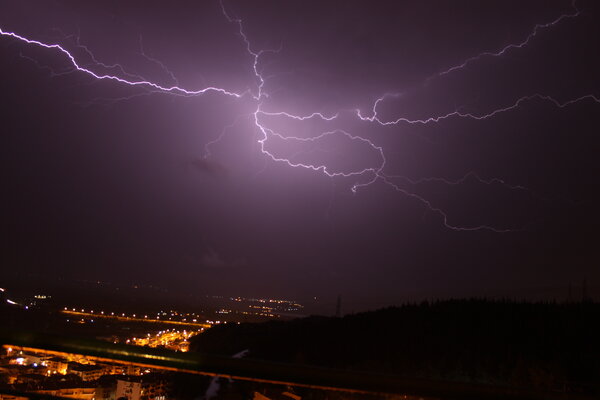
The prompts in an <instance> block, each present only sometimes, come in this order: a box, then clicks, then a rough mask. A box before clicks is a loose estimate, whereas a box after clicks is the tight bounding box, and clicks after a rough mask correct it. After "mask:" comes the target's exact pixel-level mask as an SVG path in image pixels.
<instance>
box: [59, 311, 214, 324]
mask: <svg viewBox="0 0 600 400" xmlns="http://www.w3.org/2000/svg"><path fill="white" fill-rule="evenodd" d="M61 313H63V314H67V315H73V316H77V317H85V318H108V319H114V320H117V321H127V322H154V323H160V324H172V325H185V326H197V327H199V328H210V327H211V326H212V325H210V324H207V323H204V322H184V321H172V320H168V319H153V318H140V317H132V316H122V315H108V314H101V313H91V312H80V311H71V310H61Z"/></svg>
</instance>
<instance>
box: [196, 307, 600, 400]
mask: <svg viewBox="0 0 600 400" xmlns="http://www.w3.org/2000/svg"><path fill="white" fill-rule="evenodd" d="M191 348H192V350H194V351H198V352H207V353H216V354H222V355H232V354H236V353H238V352H240V351H242V350H246V349H248V350H249V352H248V357H252V358H257V359H265V360H273V361H282V362H291V363H295V364H307V365H317V366H326V367H334V368H342V369H353V370H365V371H381V372H386V373H393V374H398V375H401V376H403V377H422V378H429V379H440V380H452V381H461V382H472V383H485V384H491V385H500V386H505V385H510V386H519V387H522V386H526V387H535V388H539V389H540V390H544V391H546V390H549V391H561V392H573V393H575V392H578V393H586V394H598V393H600V386H599V385H598V383H599V382H600V304H598V303H593V302H578V303H563V304H557V303H525V302H512V301H486V300H452V301H441V302H435V303H427V302H425V303H421V304H408V305H404V306H401V307H393V308H387V309H382V310H378V311H373V312H367V313H361V314H353V315H348V316H345V317H343V318H327V317H309V318H302V319H296V320H293V321H288V322H280V321H274V322H266V323H258V324H240V325H233V324H228V325H225V326H217V327H214V328H212V329H210V330H208V331H207V332H206V333H204V334H202V335H199V336H197V337H195V338H194V340H193V343H192V347H191Z"/></svg>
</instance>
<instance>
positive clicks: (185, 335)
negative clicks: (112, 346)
mask: <svg viewBox="0 0 600 400" xmlns="http://www.w3.org/2000/svg"><path fill="white" fill-rule="evenodd" d="M203 331H204V328H200V329H197V330H186V329H183V330H180V329H165V330H162V331H158V332H156V333H155V334H151V333H148V334H147V335H146V336H142V337H134V338H131V339H127V340H126V343H127V344H133V345H136V346H148V347H162V348H165V349H168V350H174V351H181V352H186V351H188V350H189V348H190V342H189V339H190V338H191V337H192V336H194V335H197V334H198V333H200V332H203ZM115 342H116V341H115Z"/></svg>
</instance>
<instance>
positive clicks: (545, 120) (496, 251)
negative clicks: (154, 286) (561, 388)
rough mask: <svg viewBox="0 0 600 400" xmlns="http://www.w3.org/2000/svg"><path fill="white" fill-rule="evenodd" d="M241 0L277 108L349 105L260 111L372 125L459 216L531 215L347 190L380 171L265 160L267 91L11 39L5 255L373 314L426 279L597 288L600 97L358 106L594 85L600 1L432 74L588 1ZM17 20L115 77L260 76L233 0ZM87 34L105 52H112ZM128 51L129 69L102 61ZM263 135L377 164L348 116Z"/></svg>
mask: <svg viewBox="0 0 600 400" xmlns="http://www.w3.org/2000/svg"><path fill="white" fill-rule="evenodd" d="M224 5H225V6H226V7H227V9H228V12H229V13H230V14H231V15H232V16H236V17H239V18H241V19H243V21H244V29H245V32H246V34H247V37H248V38H249V40H250V41H251V43H252V46H254V47H253V49H254V50H255V51H257V50H259V49H278V48H279V47H280V46H281V50H280V51H279V52H278V53H275V54H270V53H269V54H265V55H264V57H262V58H261V62H260V64H259V68H260V71H261V73H262V74H263V76H265V77H268V79H267V82H266V84H265V88H264V90H265V92H268V94H269V96H268V97H266V98H264V99H261V102H262V105H261V107H263V109H264V110H266V111H272V112H278V111H287V112H293V113H297V114H302V115H307V114H310V113H313V112H323V113H325V114H327V115H330V114H333V113H338V112H339V118H338V119H337V120H336V121H334V122H327V121H321V120H319V119H313V120H308V121H295V120H290V119H286V118H281V117H276V116H272V117H265V121H266V120H267V119H268V124H269V126H270V127H271V128H272V129H276V130H277V131H278V132H285V135H286V136H295V137H299V138H307V137H310V136H314V135H316V134H318V133H320V132H334V131H336V130H344V131H345V132H348V133H350V134H351V135H357V136H361V137H362V138H365V139H368V140H369V141H372V143H374V144H376V145H377V146H382V147H383V148H385V155H386V164H385V171H384V172H385V174H386V176H389V177H390V178H389V179H390V181H392V182H393V183H394V184H396V185H397V186H398V187H399V188H400V189H402V190H406V191H408V192H410V193H413V194H416V195H418V196H420V197H422V198H425V199H427V200H428V201H430V202H431V203H430V204H431V207H432V208H440V209H442V210H444V212H445V213H446V214H447V216H448V223H449V224H451V225H456V226H466V227H473V226H479V225H489V226H493V227H498V228H511V229H516V230H517V231H516V232H512V233H494V232H490V231H485V230H484V231H475V232H456V231H453V230H451V229H448V228H446V227H444V224H443V220H442V218H441V216H440V215H439V214H438V213H436V212H434V211H432V210H430V209H428V207H427V206H425V205H424V204H423V202H422V201H419V200H418V199H416V198H415V197H411V196H407V195H405V194H402V193H399V192H398V191H395V190H393V189H392V188H391V187H390V186H389V185H385V184H384V183H383V182H381V181H379V182H376V183H374V184H372V185H370V186H369V187H366V188H361V189H360V190H358V191H357V193H356V194H354V193H352V191H351V190H350V189H351V188H352V186H353V185H354V184H356V183H365V182H367V181H368V180H369V179H370V177H369V176H368V175H365V176H363V177H358V178H357V177H352V178H333V179H332V178H329V177H327V176H325V175H324V174H323V173H322V172H320V171H312V170H307V169H301V168H291V167H289V166H288V165H285V164H283V163H276V162H273V161H271V160H269V159H268V158H267V157H265V156H264V155H263V154H262V153H261V151H260V145H259V143H258V140H259V139H260V132H258V131H257V129H256V126H255V125H254V122H253V118H252V112H253V111H254V109H255V107H256V101H253V100H252V98H251V97H249V96H246V97H244V98H243V99H241V100H238V99H233V98H230V97H226V96H221V95H218V94H214V93H213V94H206V95H203V96H198V97H181V96H169V95H165V94H159V93H154V92H149V91H145V90H143V89H140V88H131V87H128V86H124V85H119V84H118V83H115V82H108V81H102V82H99V81H96V80H94V79H92V78H90V77H89V76H86V75H85V74H82V73H78V72H70V70H69V65H68V63H67V62H66V61H67V60H65V58H64V57H62V56H61V55H60V54H58V53H57V52H55V51H52V50H48V49H40V48H35V47H31V46H26V45H23V44H22V43H19V42H18V41H16V40H14V39H10V38H7V37H4V36H2V37H0V53H1V57H0V60H1V61H0V74H1V76H2V79H0V99H1V103H0V104H2V111H1V115H2V135H0V162H1V163H2V164H1V165H0V171H1V175H0V177H1V180H2V192H3V195H2V207H1V210H2V211H1V214H0V218H1V219H2V221H4V222H3V225H4V234H5V239H4V240H3V241H2V244H1V246H2V247H1V250H2V251H1V259H0V262H1V263H2V265H3V267H2V269H3V271H4V270H6V271H8V270H13V271H14V270H19V271H34V272H42V273H47V274H48V275H49V276H78V277H86V278H90V277H91V278H96V277H98V278H101V279H103V280H109V281H110V280H114V281H149V282H154V283H160V284H162V285H165V286H169V287H177V288H180V289H181V290H182V291H189V292H202V293H203V292H210V293H223V294H241V295H273V296H281V297H297V298H312V297H313V296H324V297H330V298H332V299H333V298H335V296H337V294H338V293H341V294H342V295H343V296H344V297H345V298H347V299H348V301H353V302H355V304H356V309H359V308H362V307H367V306H371V305H373V304H384V303H392V302H398V301H402V300H406V299H420V298H423V297H432V296H439V297H444V296H472V295H475V296H483V295H489V296H512V297H527V296H528V297H534V298H550V297H565V296H566V294H567V286H568V283H569V282H573V283H574V284H579V283H580V282H581V281H582V280H583V278H584V277H585V278H587V280H588V284H589V285H590V290H591V291H592V292H593V291H594V290H598V287H599V286H600V275H599V272H598V271H599V269H598V268H597V266H596V264H597V262H596V261H595V260H596V258H597V256H596V250H595V245H596V244H595V241H596V240H595V239H596V237H597V234H596V226H597V224H598V222H599V221H598V213H597V211H596V205H597V200H598V196H597V192H598V179H597V176H596V175H597V171H598V157H597V154H598V150H599V146H598V144H599V141H598V138H597V132H598V131H599V130H600V129H599V128H600V126H599V122H598V119H597V115H598V110H599V109H600V104H598V103H596V102H594V101H581V102H577V103H575V104H572V105H570V106H568V107H564V108H559V107H556V106H555V105H554V104H553V103H552V102H549V101H544V100H543V99H533V100H531V101H525V102H523V104H522V105H521V106H520V107H518V108H517V109H514V110H511V111H509V112H505V113H501V114H499V115H497V116H495V117H494V118H490V119H487V120H481V121H479V120H473V119H463V118H448V119H446V120H443V121H440V122H439V123H431V124H406V123H404V124H399V125H396V126H392V127H382V126H378V125H377V124H372V123H369V122H364V121H360V120H359V119H358V118H357V117H356V113H355V110H356V109H360V110H361V111H362V112H363V113H364V115H370V114H369V111H370V109H371V107H372V105H373V102H374V101H375V100H376V99H377V98H378V97H380V96H382V95H383V94H385V93H391V94H394V95H393V96H390V97H389V98H387V99H386V101H385V102H383V103H382V104H381V106H380V107H379V108H378V112H379V115H380V117H381V118H382V119H385V120H389V119H395V118H399V117H406V118H409V119H420V118H428V117H430V116H436V115H444V114H447V113H450V112H453V111H457V110H458V111H460V112H464V113H473V114H474V115H482V114H486V113H489V112H490V111H492V110H494V109H497V108H502V107H507V106H510V105H511V104H513V103H514V101H515V100H516V99H518V98H521V97H522V96H526V95H531V94H534V93H541V94H544V95H549V96H552V97H553V98H556V99H558V100H559V101H560V102H566V101H569V100H570V99H574V98H578V97H580V96H583V95H586V94H594V95H596V96H598V95H599V94H600V92H599V90H600V79H599V75H598V72H597V71H599V70H600V57H599V56H598V51H597V49H598V45H599V43H598V38H600V34H599V32H598V26H600V25H599V24H598V19H599V18H600V10H599V9H598V6H597V4H595V2H592V1H589V2H585V1H578V2H577V3H576V5H577V7H578V8H579V9H580V10H581V14H580V15H579V16H577V17H576V18H568V19H566V20H564V21H561V23H560V24H558V25H557V26H555V27H552V28H549V29H545V30H543V32H539V34H537V35H536V36H535V38H534V40H532V41H531V43H530V45H528V46H525V47H524V48H522V49H516V50H514V51H510V52H508V53H507V54H506V55H504V56H502V57H487V58H485V57H484V58H482V59H481V60H479V61H477V62H474V63H472V64H470V65H469V66H468V68H465V69H464V70H462V71H458V72H455V73H452V74H448V75H447V76H443V77H435V76H436V74H437V73H438V72H440V71H443V70H445V69H447V68H449V67H451V66H453V65H457V64H460V63H461V62H462V61H464V60H465V59H467V58H469V57H471V56H473V55H476V54H477V53H480V52H483V51H488V50H489V51H494V50H497V49H500V48H502V47H503V46H505V45H506V44H508V43H512V42H517V43H518V42H519V41H520V40H522V38H525V37H527V35H528V34H530V33H531V31H532V29H533V27H534V26H535V25H536V24H539V23H545V22H548V21H552V20H554V19H555V18H556V17H557V16H559V15H561V14H564V13H570V12H573V9H572V8H571V4H570V3H569V2H568V1H551V2H548V1H528V2H521V1H514V2H504V1H498V2H486V3H485V4H483V3H481V2H477V1H460V2H437V1H432V2H412V1H402V2H398V1H389V2H375V3H374V2H368V1H352V2H343V3H340V2H317V1H315V2H305V1H289V2H271V1H260V2H252V3H248V2H241V1H240V2H236V1H231V2H227V1H225V2H224ZM0 27H1V28H2V29H3V30H5V31H6V30H11V31H15V32H18V33H20V34H23V35H28V36H30V37H33V38H36V39H39V40H43V41H46V42H51V43H56V42H59V43H61V44H62V45H64V46H65V47H67V48H69V49H70V50H72V51H73V53H74V54H75V55H76V56H77V57H79V59H81V60H83V61H82V62H83V63H87V64H86V65H90V66H93V67H94V68H99V69H98V71H102V72H104V73H115V74H117V73H118V74H123V73H128V74H130V75H131V76H133V75H136V74H137V75H142V76H144V77H145V78H146V79H151V80H153V81H156V82H158V83H159V84H161V85H173V84H177V83H178V84H180V85H181V86H185V87H190V88H194V89H198V88H201V87H204V86H206V85H214V86H219V87H225V88H227V89H228V90H231V91H236V92H240V93H241V92H244V91H246V90H256V83H257V82H256V79H255V76H254V75H253V71H252V61H253V60H252V57H251V56H250V55H249V54H248V53H247V51H246V48H245V47H244V43H243V41H242V40H241V39H242V38H241V37H240V35H239V33H238V31H237V27H236V25H235V24H233V23H230V22H228V21H227V19H226V18H225V17H224V16H223V15H222V11H221V6H220V5H219V3H218V2H201V3H185V4H183V3H181V4H173V5H171V4H166V3H163V2H126V3H123V2H120V1H113V2H105V1H104V2H85V3H81V2H74V1H73V2H71V1H54V2H29V1H24V2H13V3H3V4H2V5H0ZM140 37H141V38H142V42H143V48H142V47H141V45H140ZM82 46H86V47H85V48H84V47H82ZM88 50H89V51H92V52H93V54H94V56H95V58H96V59H97V60H101V61H102V62H103V63H105V64H107V66H105V67H102V66H98V65H97V64H95V65H94V64H93V59H92V58H91V56H90V54H89V53H88ZM142 51H143V54H142ZM157 60H159V61H160V63H159V62H157ZM115 63H119V64H120V65H121V66H122V70H121V69H119V68H120V67H110V66H108V65H109V64H115ZM161 63H162V65H161ZM167 69H168V70H169V71H171V72H172V75H171V74H170V73H169V72H167ZM51 71H53V72H54V74H53V73H52V72H51ZM217 138H220V139H219V140H218V141H215V139H217ZM207 144H209V145H208V147H206V146H207ZM266 149H267V150H269V151H271V152H272V153H273V154H274V155H275V156H276V157H286V158H289V159H290V160H293V161H294V162H299V163H300V162H302V163H313V164H315V165H324V166H326V167H327V170H328V171H330V172H337V171H348V170H355V169H363V168H369V167H373V166H377V165H379V164H378V163H380V161H381V160H380V154H379V153H378V152H377V151H375V150H373V148H372V147H369V146H368V145H367V143H366V142H364V141H360V140H356V139H352V138H351V137H349V136H344V135H342V134H339V133H336V134H332V135H330V136H327V138H326V139H324V140H321V141H318V142H316V143H315V142H302V141H296V142H294V141H285V140H278V139H276V138H274V139H273V140H270V141H268V142H267V143H266ZM182 165H185V166H186V167H185V168H182V167H181V166H182ZM430 178H438V179H430ZM442 179H443V180H445V181H446V182H443V181H442ZM523 188H526V190H525V189H523Z"/></svg>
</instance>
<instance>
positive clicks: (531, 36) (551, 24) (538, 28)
mask: <svg viewBox="0 0 600 400" xmlns="http://www.w3.org/2000/svg"><path fill="white" fill-rule="evenodd" d="M571 6H572V7H573V12H572V13H571V14H561V15H559V16H558V17H557V18H556V19H554V20H552V21H550V22H547V23H545V24H536V25H535V26H534V27H533V30H532V31H531V32H530V33H529V35H527V36H526V37H525V38H524V39H523V40H522V41H520V42H518V43H510V44H507V45H506V46H504V47H502V48H501V49H500V50H497V51H484V52H482V53H479V54H477V55H475V56H472V57H469V58H467V59H466V60H464V61H463V62H462V63H460V64H458V65H455V66H453V67H450V68H448V69H446V70H445V71H442V72H439V73H438V74H436V75H434V76H433V77H430V79H432V78H434V77H440V76H444V75H448V74H450V73H452V72H454V71H458V70H461V69H464V68H466V67H467V66H468V65H470V64H472V63H474V62H476V61H479V60H481V59H482V58H486V57H501V56H503V55H505V54H506V53H508V52H510V51H511V50H515V49H522V48H524V47H526V46H528V45H529V44H530V42H531V41H532V40H533V39H534V38H535V37H536V36H537V35H538V34H539V33H540V32H542V31H544V30H547V29H549V28H552V27H554V26H556V25H558V24H559V23H560V22H561V21H563V20H565V19H570V18H576V17H578V16H579V15H580V14H581V12H580V11H579V9H578V8H577V6H576V4H575V0H573V2H572V3H571Z"/></svg>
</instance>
